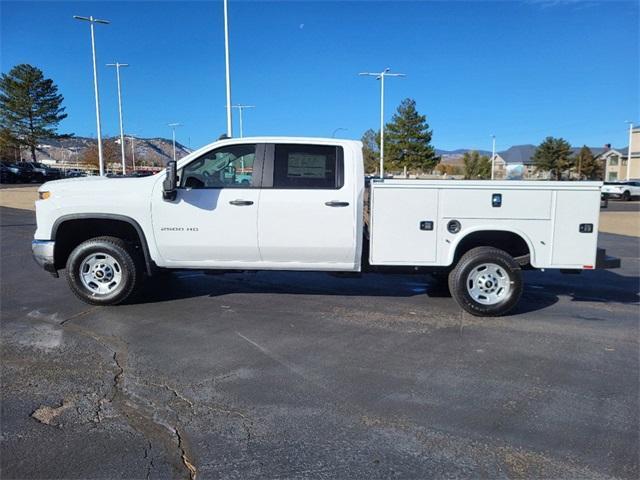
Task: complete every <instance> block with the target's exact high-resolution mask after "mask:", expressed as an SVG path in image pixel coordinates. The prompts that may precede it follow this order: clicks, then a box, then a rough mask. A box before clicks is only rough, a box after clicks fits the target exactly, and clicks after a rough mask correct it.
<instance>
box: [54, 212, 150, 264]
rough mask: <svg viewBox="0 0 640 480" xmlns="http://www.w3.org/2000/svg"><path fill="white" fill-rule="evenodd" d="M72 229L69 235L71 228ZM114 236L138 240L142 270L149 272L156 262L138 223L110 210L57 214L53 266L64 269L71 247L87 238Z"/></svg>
mask: <svg viewBox="0 0 640 480" xmlns="http://www.w3.org/2000/svg"><path fill="white" fill-rule="evenodd" d="M73 227H75V228H74V233H73V235H71V233H70V232H69V230H70V229H72V228H73ZM102 235H115V236H121V237H122V238H123V239H124V240H129V241H134V242H137V243H138V245H139V246H140V249H141V250H142V254H143V258H144V263H145V269H146V272H147V274H148V275H152V274H153V272H154V270H155V268H156V265H155V262H154V261H153V260H152V258H151V254H150V253H149V245H148V243H147V238H146V235H145V234H144V230H143V229H142V227H141V226H140V224H139V223H138V222H137V221H136V220H134V219H133V218H131V217H128V216H126V215H118V214H113V213H73V214H69V215H63V216H61V217H59V218H58V219H57V220H56V221H55V222H54V224H53V227H52V229H51V239H52V240H54V241H55V242H56V243H55V249H54V262H55V265H56V268H64V264H65V263H66V260H67V258H68V257H69V254H70V253H71V250H73V248H75V247H76V246H77V245H79V244H80V243H82V242H83V241H85V240H88V239H89V238H93V237H97V236H102Z"/></svg>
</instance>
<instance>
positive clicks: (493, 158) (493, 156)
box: [491, 135, 496, 180]
mask: <svg viewBox="0 0 640 480" xmlns="http://www.w3.org/2000/svg"><path fill="white" fill-rule="evenodd" d="M491 139H492V142H491V143H492V147H491V180H493V179H494V178H495V173H494V172H495V167H496V136H495V135H491Z"/></svg>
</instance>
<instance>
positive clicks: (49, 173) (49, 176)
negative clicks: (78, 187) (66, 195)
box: [21, 162, 62, 182]
mask: <svg viewBox="0 0 640 480" xmlns="http://www.w3.org/2000/svg"><path fill="white" fill-rule="evenodd" d="M21 165H22V166H24V168H26V169H27V170H29V171H30V172H31V175H32V181H35V182H47V181H49V180H59V179H60V178H62V175H61V174H60V170H58V169H57V168H51V167H49V166H47V165H45V164H44V163H39V162H23V163H21Z"/></svg>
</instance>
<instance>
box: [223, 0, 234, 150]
mask: <svg viewBox="0 0 640 480" xmlns="http://www.w3.org/2000/svg"><path fill="white" fill-rule="evenodd" d="M227 3H228V0H224V65H225V72H226V84H227V85H226V86H227V137H229V138H231V137H233V123H232V119H231V74H230V72H229V14H228V6H227Z"/></svg>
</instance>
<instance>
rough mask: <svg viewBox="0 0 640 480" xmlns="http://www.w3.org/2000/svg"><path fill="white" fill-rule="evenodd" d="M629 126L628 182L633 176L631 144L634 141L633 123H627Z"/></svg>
mask: <svg viewBox="0 0 640 480" xmlns="http://www.w3.org/2000/svg"><path fill="white" fill-rule="evenodd" d="M627 123H628V124H629V148H628V150H627V182H628V181H629V177H630V176H631V142H632V140H633V122H629V121H627Z"/></svg>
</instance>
